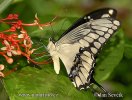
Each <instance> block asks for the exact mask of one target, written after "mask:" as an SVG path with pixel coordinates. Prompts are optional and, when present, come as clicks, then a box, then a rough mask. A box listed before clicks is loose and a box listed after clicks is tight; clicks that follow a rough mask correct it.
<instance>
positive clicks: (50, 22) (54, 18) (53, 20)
mask: <svg viewBox="0 0 132 100" xmlns="http://www.w3.org/2000/svg"><path fill="white" fill-rule="evenodd" d="M57 17H58V16H55V17H54V18H53V19H52V20H51V22H50V27H51V29H52V32H53V34H52V35H51V37H52V38H54V33H55V31H54V29H53V27H52V23H53V21H54V20H55V19H56V18H57Z"/></svg>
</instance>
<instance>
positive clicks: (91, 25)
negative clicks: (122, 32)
mask: <svg viewBox="0 0 132 100" xmlns="http://www.w3.org/2000/svg"><path fill="white" fill-rule="evenodd" d="M115 17H116V11H115V10H114V9H111V8H105V9H100V10H97V11H94V12H92V13H90V14H88V15H86V16H84V17H82V18H80V19H79V20H78V21H77V22H76V23H75V24H74V25H73V26H71V27H70V28H69V29H68V30H67V31H66V32H64V34H63V35H62V36H61V37H60V39H59V40H58V41H57V42H56V43H55V47H56V51H57V53H56V54H57V55H58V56H59V57H60V59H61V60H62V62H63V63H64V65H65V67H66V70H67V73H68V75H69V77H70V79H71V80H72V83H73V84H74V85H75V87H77V88H78V89H86V88H87V87H89V85H90V84H91V83H92V82H91V78H92V77H93V69H94V64H95V56H96V55H97V53H98V52H99V50H100V49H101V47H102V46H103V44H104V43H106V41H107V40H108V39H109V38H110V37H111V36H112V35H113V33H114V32H115V31H117V29H118V28H119V26H120V22H119V21H118V20H116V19H115Z"/></svg>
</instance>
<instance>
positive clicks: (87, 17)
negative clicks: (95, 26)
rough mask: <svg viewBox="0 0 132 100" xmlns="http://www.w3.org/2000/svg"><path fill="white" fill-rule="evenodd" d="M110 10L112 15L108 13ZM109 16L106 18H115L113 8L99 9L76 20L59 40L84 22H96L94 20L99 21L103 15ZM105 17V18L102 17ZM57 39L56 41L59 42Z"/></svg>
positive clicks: (115, 12)
mask: <svg viewBox="0 0 132 100" xmlns="http://www.w3.org/2000/svg"><path fill="white" fill-rule="evenodd" d="M110 10H113V12H112V14H110V13H109V11H110ZM107 14H108V15H109V16H106V17H111V18H114V19H115V18H116V14H117V11H116V10H115V9H113V8H103V9H99V10H96V11H93V12H91V13H89V14H87V15H85V16H83V17H81V18H80V19H78V20H77V21H76V22H75V23H74V24H73V25H72V26H71V27H69V29H68V30H66V31H65V32H64V33H63V34H62V35H61V36H60V38H59V39H61V37H63V36H64V35H66V34H67V33H68V32H70V31H71V30H73V29H74V28H76V27H78V26H79V25H82V24H84V23H86V22H89V21H90V20H91V19H93V20H96V19H100V18H101V17H102V16H103V15H107ZM104 17H105V16H104ZM59 39H58V40H59Z"/></svg>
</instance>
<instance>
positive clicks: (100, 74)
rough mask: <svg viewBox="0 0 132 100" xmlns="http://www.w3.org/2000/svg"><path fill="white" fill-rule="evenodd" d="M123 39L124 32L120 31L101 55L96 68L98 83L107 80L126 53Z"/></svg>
mask: <svg viewBox="0 0 132 100" xmlns="http://www.w3.org/2000/svg"><path fill="white" fill-rule="evenodd" d="M123 37H124V36H123V31H122V30H120V31H118V32H117V33H116V35H114V36H113V37H112V38H111V39H110V41H108V43H107V45H106V46H105V47H104V48H103V50H102V51H101V53H100V54H99V56H98V57H99V59H98V60H97V66H96V67H95V79H96V80H97V81H103V80H106V79H107V78H108V77H109V76H110V74H111V73H112V71H113V70H114V68H115V67H116V66H117V65H118V64H119V62H120V61H121V59H122V57H123V53H124V38H123Z"/></svg>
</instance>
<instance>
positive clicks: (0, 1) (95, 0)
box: [0, 0, 132, 100]
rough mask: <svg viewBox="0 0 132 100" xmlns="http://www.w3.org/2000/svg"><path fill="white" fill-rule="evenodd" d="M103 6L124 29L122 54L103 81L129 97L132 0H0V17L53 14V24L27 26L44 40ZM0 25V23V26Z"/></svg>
mask: <svg viewBox="0 0 132 100" xmlns="http://www.w3.org/2000/svg"><path fill="white" fill-rule="evenodd" d="M103 7H112V8H115V9H116V10H117V11H118V15H117V17H118V19H119V20H120V21H121V23H122V26H121V28H122V30H123V31H124V41H125V44H124V54H123V57H122V59H121V61H120V63H119V64H118V65H117V67H115V68H114V70H113V72H112V73H111V75H110V76H109V78H108V81H106V82H105V83H107V84H109V86H110V87H111V86H112V88H114V89H116V90H118V92H119V91H120V92H123V93H125V94H123V98H120V99H123V100H131V99H132V78H131V77H132V68H131V67H132V0H0V13H1V14H0V18H4V17H6V16H7V15H8V14H10V13H17V14H19V16H20V19H22V20H23V21H24V22H25V23H31V22H33V20H34V16H35V14H36V13H37V15H38V17H39V19H40V22H41V23H46V22H50V21H52V19H53V18H54V17H55V16H57V18H56V19H55V21H54V22H55V25H54V26H53V27H48V28H44V31H39V30H38V27H34V28H27V30H28V31H29V33H30V35H31V36H32V37H37V38H40V37H41V38H45V39H46V40H47V39H48V38H49V37H50V36H51V35H54V34H57V36H59V35H58V34H61V33H62V32H64V31H65V29H67V28H68V27H69V26H70V25H72V23H73V22H74V21H75V20H76V19H78V18H79V17H81V16H83V15H84V14H86V13H89V12H91V11H93V10H96V9H99V8H103ZM66 20H68V21H66ZM65 21H66V22H65ZM2 28H3V27H0V30H1V29H2ZM45 33H46V34H45ZM47 33H48V34H47ZM53 33H54V34H53ZM56 38H58V37H56ZM105 83H104V84H105Z"/></svg>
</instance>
